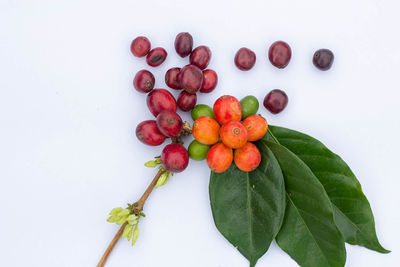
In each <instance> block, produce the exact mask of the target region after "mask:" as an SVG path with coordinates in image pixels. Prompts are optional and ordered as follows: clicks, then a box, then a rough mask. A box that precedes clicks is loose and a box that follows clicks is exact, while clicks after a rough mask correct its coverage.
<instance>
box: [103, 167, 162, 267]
mask: <svg viewBox="0 0 400 267" xmlns="http://www.w3.org/2000/svg"><path fill="white" fill-rule="evenodd" d="M164 172H165V170H163V169H161V170H159V171H158V172H157V174H156V176H154V178H153V180H152V181H151V183H150V184H149V186H148V187H147V189H146V191H144V193H143V195H142V197H141V198H140V199H139V200H138V201H137V202H135V203H134V204H133V213H135V214H136V215H138V214H139V213H140V212H141V211H142V209H143V206H144V203H145V202H146V200H147V198H148V197H149V195H150V193H151V192H152V191H153V189H154V187H155V186H156V184H157V181H158V179H160V176H161V175H162V174H163V173H164ZM127 224H128V223H127V222H125V223H124V224H122V225H121V227H120V228H119V230H118V232H117V233H116V234H115V236H114V238H113V239H112V240H111V242H110V244H109V245H108V247H107V249H106V251H105V252H104V254H103V256H102V257H101V259H100V261H99V263H98V264H97V267H103V266H104V264H105V263H106V261H107V258H108V256H110V253H111V251H112V250H113V248H114V247H115V245H116V244H117V242H118V240H119V239H120V237H121V235H122V233H123V232H124V229H125V226H126V225H127Z"/></svg>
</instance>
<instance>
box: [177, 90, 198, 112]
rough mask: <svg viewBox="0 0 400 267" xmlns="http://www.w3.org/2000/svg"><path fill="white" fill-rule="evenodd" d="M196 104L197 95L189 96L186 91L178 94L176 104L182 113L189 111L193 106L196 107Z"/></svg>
mask: <svg viewBox="0 0 400 267" xmlns="http://www.w3.org/2000/svg"><path fill="white" fill-rule="evenodd" d="M196 102H197V95H196V94H190V93H188V92H186V91H182V92H181V93H180V94H179V97H178V100H177V103H178V107H179V108H180V109H181V110H183V111H191V110H192V109H193V108H194V106H195V105H196Z"/></svg>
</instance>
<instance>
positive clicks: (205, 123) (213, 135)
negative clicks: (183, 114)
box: [192, 116, 219, 145]
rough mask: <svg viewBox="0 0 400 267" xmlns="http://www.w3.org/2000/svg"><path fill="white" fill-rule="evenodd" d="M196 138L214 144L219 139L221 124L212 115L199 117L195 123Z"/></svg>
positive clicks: (201, 141)
mask: <svg viewBox="0 0 400 267" xmlns="http://www.w3.org/2000/svg"><path fill="white" fill-rule="evenodd" d="M192 134H193V137H194V139H196V140H197V141H199V142H200V143H202V144H204V145H213V144H215V143H217V142H218V140H219V124H218V122H217V121H216V120H214V119H211V118H210V117H205V116H204V117H198V118H197V119H196V120H195V121H194V123H193V129H192Z"/></svg>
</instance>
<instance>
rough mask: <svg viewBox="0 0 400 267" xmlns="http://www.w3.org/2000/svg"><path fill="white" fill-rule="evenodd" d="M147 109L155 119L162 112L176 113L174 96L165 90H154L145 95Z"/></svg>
mask: <svg viewBox="0 0 400 267" xmlns="http://www.w3.org/2000/svg"><path fill="white" fill-rule="evenodd" d="M146 102H147V107H148V108H149V110H150V112H151V113H152V114H153V115H154V117H157V116H158V114H160V113H161V112H162V111H164V110H170V111H173V112H176V110H177V105H176V100H175V98H174V96H173V95H172V94H171V93H170V92H168V91H167V90H165V89H154V90H153V91H151V92H150V93H149V94H148V95H147V99H146Z"/></svg>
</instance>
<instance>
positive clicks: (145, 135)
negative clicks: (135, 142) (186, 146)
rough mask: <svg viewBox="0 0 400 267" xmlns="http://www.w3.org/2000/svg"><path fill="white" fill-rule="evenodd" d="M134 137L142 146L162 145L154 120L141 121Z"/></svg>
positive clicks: (161, 138) (161, 135)
mask: <svg viewBox="0 0 400 267" xmlns="http://www.w3.org/2000/svg"><path fill="white" fill-rule="evenodd" d="M136 137H137V138H138V139H139V140H140V141H141V142H142V143H144V144H146V145H149V146H158V145H161V144H162V143H164V140H165V135H163V134H162V133H161V132H160V130H159V129H158V127H157V123H156V121H155V120H148V121H143V122H141V123H139V124H138V126H137V127H136Z"/></svg>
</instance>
